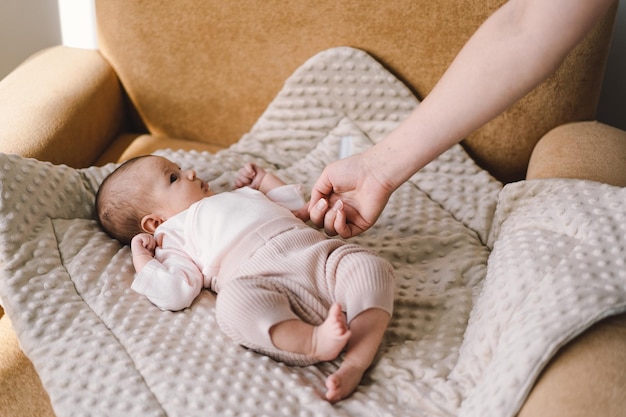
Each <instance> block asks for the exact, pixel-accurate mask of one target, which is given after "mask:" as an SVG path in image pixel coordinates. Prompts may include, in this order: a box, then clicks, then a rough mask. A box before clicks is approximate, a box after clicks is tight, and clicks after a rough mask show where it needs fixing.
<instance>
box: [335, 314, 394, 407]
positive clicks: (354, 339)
mask: <svg viewBox="0 0 626 417" xmlns="http://www.w3.org/2000/svg"><path fill="white" fill-rule="evenodd" d="M389 319H390V316H389V313H387V312H386V311H384V310H382V309H379V308H370V309H369V310H365V311H363V312H362V313H360V314H359V315H358V316H356V317H355V318H354V319H352V321H351V322H350V332H351V333H352V335H351V337H350V340H349V341H348V344H347V350H346V355H345V358H344V360H343V362H342V364H341V366H340V367H339V369H338V370H337V371H336V372H334V373H333V374H331V375H329V376H328V378H326V390H327V391H326V399H327V400H328V401H330V402H331V403H335V402H337V401H339V400H342V399H344V398H346V397H348V396H349V395H350V394H352V392H353V391H354V390H355V389H356V387H357V386H358V385H359V383H360V382H361V378H363V374H364V373H365V371H366V370H367V368H369V367H370V365H371V364H372V361H373V360H374V357H375V356H376V352H378V347H379V346H380V343H381V342H382V339H383V335H384V333H385V330H386V329H387V325H388V324H389Z"/></svg>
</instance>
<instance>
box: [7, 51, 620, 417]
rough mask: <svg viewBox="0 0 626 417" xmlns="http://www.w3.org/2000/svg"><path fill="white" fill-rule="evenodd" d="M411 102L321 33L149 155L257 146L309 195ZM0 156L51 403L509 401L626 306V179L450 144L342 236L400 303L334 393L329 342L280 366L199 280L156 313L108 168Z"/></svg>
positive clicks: (23, 298)
mask: <svg viewBox="0 0 626 417" xmlns="http://www.w3.org/2000/svg"><path fill="white" fill-rule="evenodd" d="M417 105H418V101H417V100H416V99H415V98H414V97H413V95H412V94H411V93H410V92H409V90H408V89H407V88H406V87H405V86H404V85H403V84H402V83H400V82H399V81H398V80H397V79H396V78H394V77H393V76H392V75H391V74H390V73H389V72H387V71H386V70H385V69H384V68H383V67H382V66H381V65H380V64H378V63H377V62H376V61H375V60H374V59H372V58H371V57H370V56H369V55H367V54H366V53H364V52H362V51H359V50H355V49H351V48H347V47H342V48H336V49H331V50H328V51H324V52H322V53H320V54H318V55H316V56H314V57H313V58H311V59H310V60H309V61H308V62H306V63H304V64H303V66H302V67H301V68H299V69H298V70H297V71H296V72H295V73H294V74H293V76H292V77H290V78H289V79H288V80H287V81H286V83H285V85H284V88H283V89H282V90H281V91H280V93H279V94H278V95H277V97H276V98H275V99H274V100H273V102H272V103H271V105H270V106H269V107H268V109H267V110H266V112H265V113H264V114H263V115H262V117H261V118H260V119H259V120H258V122H257V123H256V124H255V126H254V127H253V128H252V129H251V131H250V132H249V133H248V134H246V135H244V137H242V138H241V140H240V141H239V142H238V143H236V144H235V145H233V146H232V147H230V148H228V149H226V150H223V151H220V152H218V153H216V154H208V153H198V152H181V151H175V150H164V151H162V152H161V154H162V155H164V156H167V157H169V158H171V159H173V160H175V161H176V162H177V163H179V164H180V165H181V166H182V167H183V168H187V167H194V168H195V169H196V170H197V172H198V175H199V176H200V177H202V178H204V179H206V180H209V181H210V183H211V186H212V187H213V188H214V189H218V190H227V189H229V188H231V187H232V184H233V180H234V175H235V173H236V172H237V170H238V169H239V168H240V167H241V166H242V165H243V164H244V163H245V162H247V161H254V162H256V163H257V164H260V165H262V166H263V167H265V168H266V169H270V170H272V171H276V173H277V174H278V175H280V176H281V177H283V179H285V180H286V181H288V182H297V183H301V184H303V188H304V189H305V190H306V192H310V188H311V186H312V184H313V182H314V181H315V180H316V179H317V177H318V175H319V174H320V172H321V170H322V169H323V168H324V166H325V165H326V164H327V163H329V162H331V161H333V160H336V159H338V158H340V157H345V156H346V155H349V154H351V153H355V152H359V151H362V150H364V149H367V147H369V146H372V144H373V143H375V142H376V141H378V140H380V139H382V138H383V137H384V136H385V135H386V134H387V133H389V132H390V131H391V130H392V129H393V128H394V127H395V126H397V124H398V123H399V122H400V121H401V120H402V119H403V118H404V117H406V115H407V114H408V113H409V112H410V111H411V110H412V109H413V108H414V107H415V106H417ZM389 163H393V161H389ZM0 167H1V169H0V194H1V196H2V199H1V202H0V250H1V258H0V259H1V262H2V277H1V279H0V299H1V303H2V305H3V306H4V307H5V310H6V312H7V314H8V315H9V317H10V318H11V320H12V322H13V325H14V327H15V330H16V333H17V335H18V337H19V340H20V343H21V345H22V347H23V349H24V351H25V353H26V354H27V356H28V357H29V358H30V359H31V361H32V362H33V364H34V365H35V368H36V370H37V372H38V373H39V375H40V377H41V379H42V382H43V385H44V387H45V389H46V390H47V391H48V393H49V395H50V398H51V401H52V404H53V407H54V410H55V412H56V414H57V415H58V416H60V417H61V416H83V415H89V416H122V415H124V416H186V417H187V416H214V415H215V416H217V415H233V416H234V415H242V416H246V415H247V416H290V417H291V416H301V417H305V416H310V417H313V416H407V417H410V416H428V417H437V416H442V417H452V416H467V417H474V416H483V417H488V416H494V417H495V416H497V417H508V416H514V415H515V414H516V412H517V411H518V409H519V407H520V406H521V405H522V404H523V401H524V399H525V397H526V395H527V394H528V392H529V390H530V388H531V387H532V384H533V382H534V380H535V379H536V377H537V376H538V374H539V372H540V371H541V369H542V367H543V366H544V365H545V364H546V363H547V362H548V361H549V359H550V358H551V357H552V356H553V355H554V353H555V352H556V351H557V350H558V349H559V347H561V346H563V345H564V344H565V343H567V342H568V341H569V340H571V339H572V338H574V337H575V336H576V335H578V334H580V333H581V332H582V331H584V330H585V329H586V328H587V327H588V326H590V325H591V324H593V323H594V322H596V321H598V320H600V319H602V318H603V317H605V316H608V315H611V314H615V313H619V312H623V311H625V310H626V272H625V271H626V268H624V261H625V259H624V258H625V257H624V253H625V249H624V245H625V241H626V239H625V238H624V236H626V204H624V202H626V191H625V190H624V189H621V188H616V187H610V186H607V185H603V184H599V183H594V182H588V181H576V180H557V179H554V180H541V181H522V182H518V183H514V184H510V185H507V186H506V187H502V185H501V184H500V183H498V182H497V181H496V180H494V179H493V178H492V177H490V176H489V175H488V173H486V172H485V171H483V170H482V169H480V168H479V167H478V166H477V165H475V164H474V162H473V161H472V160H471V159H470V158H469V157H468V156H467V154H466V153H465V152H464V151H463V149H462V147H460V146H455V147H454V148H452V149H450V150H449V151H447V152H446V153H444V154H443V155H442V156H441V157H439V158H438V159H437V160H435V161H433V162H432V163H431V164H429V165H428V166H427V167H426V168H424V169H423V170H421V171H420V172H419V173H417V174H416V175H414V176H413V177H412V178H411V179H410V180H409V181H408V182H407V183H405V184H404V185H403V186H402V187H400V188H399V189H398V190H397V192H396V193H394V195H393V196H392V198H391V200H390V202H389V204H388V206H387V207H386V209H385V210H384V212H383V214H382V216H381V218H380V220H379V221H378V223H377V224H376V226H375V227H373V228H372V229H371V230H369V231H368V232H366V233H365V234H363V235H361V236H359V237H358V238H355V239H352V241H354V242H356V243H359V244H361V245H363V246H366V247H368V248H371V249H373V250H375V251H376V252H378V253H379V254H380V255H381V256H383V257H385V258H386V259H388V260H389V261H390V262H391V263H392V264H393V266H394V268H395V271H396V276H397V284H396V298H395V311H394V317H393V318H392V321H391V323H390V326H389V329H388V331H387V333H386V336H385V340H384V343H383V345H382V346H381V348H380V352H379V355H378V357H377V360H376V361H375V363H374V365H373V366H372V368H371V369H370V370H369V372H368V373H367V374H366V376H365V378H364V380H363V381H362V384H361V385H360V386H359V388H358V389H357V391H356V392H355V393H354V395H352V396H351V397H350V398H348V399H346V400H344V401H342V402H340V403H338V404H336V405H331V404H329V403H327V402H326V401H324V400H323V390H324V379H325V376H326V375H327V374H328V373H329V372H331V371H332V370H333V369H336V367H337V366H338V364H339V363H340V360H341V358H339V359H338V360H336V361H333V362H328V363H323V364H320V365H317V366H309V367H289V366H286V365H284V364H282V363H277V362H274V361H273V360H271V359H269V358H267V357H264V356H261V355H258V354H256V353H253V352H250V351H247V350H246V349H244V348H242V347H240V346H238V345H236V344H234V343H233V342H232V341H230V340H229V339H228V338H226V337H225V336H224V335H223V334H222V333H221V332H220V330H219V328H218V326H217V324H216V322H215V318H214V305H215V297H214V295H213V294H212V293H210V292H209V291H204V292H202V293H201V295H200V296H199V297H198V298H197V299H196V300H195V302H194V304H193V305H192V306H191V307H190V308H188V309H186V310H184V311H181V312H162V311H160V310H159V309H158V308H156V307H155V306H153V305H152V304H150V302H149V301H148V300H147V299H145V298H143V297H142V296H139V295H138V294H136V293H134V292H133V291H131V290H130V284H131V282H132V280H133V276H134V270H133V267H132V262H131V256H130V251H129V248H128V247H122V246H121V245H120V244H119V243H117V242H116V241H114V240H112V239H110V238H109V237H107V235H106V234H105V233H103V232H102V231H101V230H100V229H99V228H98V225H97V223H96V221H95V220H94V213H93V212H94V210H93V204H94V196H95V192H96V190H97V188H98V185H99V183H100V182H101V181H102V179H103V178H104V176H105V175H106V174H108V173H109V172H111V170H112V169H113V168H114V165H112V164H110V165H108V166H105V167H91V168H87V169H72V168H69V167H67V166H55V165H51V164H49V163H44V162H39V161H35V160H31V159H25V158H21V157H19V156H16V155H4V154H0ZM129 198H132V196H129Z"/></svg>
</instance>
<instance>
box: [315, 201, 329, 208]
mask: <svg viewBox="0 0 626 417" xmlns="http://www.w3.org/2000/svg"><path fill="white" fill-rule="evenodd" d="M327 204H328V203H326V200H325V199H323V198H322V199H321V200H320V201H318V202H317V204H316V205H315V208H316V209H318V210H324V209H325V208H326V205H327Z"/></svg>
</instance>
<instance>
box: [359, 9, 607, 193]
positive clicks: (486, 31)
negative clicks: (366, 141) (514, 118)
mask: <svg viewBox="0 0 626 417" xmlns="http://www.w3.org/2000/svg"><path fill="white" fill-rule="evenodd" d="M611 3H612V1H611V0H594V1H592V2H588V1H586V0H551V1H549V2H545V1H544V0H511V1H509V2H508V3H506V4H505V5H503V6H502V7H501V8H500V9H499V10H498V11H496V12H495V13H494V14H493V15H492V16H491V17H490V18H489V19H488V20H487V21H486V22H485V23H484V24H483V25H482V26H481V27H480V28H479V29H478V30H477V31H476V33H475V34H474V35H473V36H472V38H471V39H470V40H469V41H468V42H467V44H466V45H465V46H464V47H463V49H462V50H461V51H460V53H459V54H458V56H457V57H456V58H455V60H454V61H453V63H452V64H451V65H450V67H449V68H448V70H447V71H446V73H445V74H444V75H443V77H442V78H441V80H440V81H439V82H438V83H437V85H436V86H435V87H434V88H433V90H432V91H431V93H430V94H429V95H428V96H427V97H426V98H425V99H424V100H423V102H422V103H421V104H420V105H419V106H418V107H417V109H416V110H415V111H414V112H413V113H411V114H410V115H409V117H408V118H407V119H406V120H405V121H404V122H403V123H402V124H401V125H400V126H399V127H398V129H396V130H395V131H394V132H392V133H391V134H390V135H389V136H388V137H387V138H385V140H383V141H381V142H380V143H379V144H378V145H377V146H375V147H374V148H372V149H371V150H370V151H369V152H368V156H369V157H370V159H371V160H372V166H378V167H382V172H381V173H380V176H381V182H383V183H385V184H387V185H388V186H389V187H390V188H392V189H395V188H397V187H398V186H399V185H400V184H402V183H403V182H404V181H406V180H407V179H408V178H409V177H410V176H411V175H413V174H414V173H415V172H417V171H418V170H420V169H421V168H422V167H423V166H424V165H426V164H427V163H428V162H430V161H431V160H432V159H434V158H436V157H437V156H438V155H439V154H441V153H442V152H444V151H445V150H446V149H448V148H450V147H451V146H452V145H454V144H456V143H458V142H459V141H461V140H462V139H463V138H465V137H467V136H468V135H469V134H471V133H472V132H473V131H474V130H476V129H477V128H479V127H480V126H482V125H483V124H485V123H486V122H488V121H490V120H491V119H493V118H494V117H496V116H497V115H498V114H500V113H502V112H503V111H504V110H506V109H507V108H508V107H510V106H511V105H512V104H513V103H515V102H516V101H517V100H519V99H520V98H522V97H523V96H524V95H526V94H527V93H528V92H529V91H531V90H532V89H533V88H535V87H536V86H537V85H539V84H540V83H541V82H542V81H543V80H545V79H546V78H547V77H548V76H549V75H550V74H552V73H553V72H554V71H555V70H556V68H558V66H559V65H560V63H561V62H562V60H563V59H564V57H565V56H566V55H567V53H568V52H569V50H570V49H571V48H573V47H574V46H575V45H576V44H577V43H578V42H579V41H580V40H581V39H582V38H583V37H584V35H585V34H586V33H587V32H588V31H589V30H590V29H591V28H592V27H593V25H594V24H595V23H596V22H597V20H598V19H599V18H600V17H601V16H602V15H603V13H604V12H605V11H606V9H607V8H608V7H609V6H610V4H611ZM383 161H393V163H391V164H383V163H381V162H383Z"/></svg>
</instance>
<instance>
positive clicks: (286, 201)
mask: <svg viewBox="0 0 626 417" xmlns="http://www.w3.org/2000/svg"><path fill="white" fill-rule="evenodd" d="M266 196H267V198H269V199H270V200H272V201H273V202H275V203H277V204H280V205H281V206H283V207H285V208H286V209H289V210H291V211H296V210H298V209H300V208H302V206H304V205H305V204H306V201H304V197H303V196H302V186H301V185H300V184H287V185H283V186H280V187H276V188H274V189H272V190H270V191H268V192H267V194H266Z"/></svg>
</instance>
